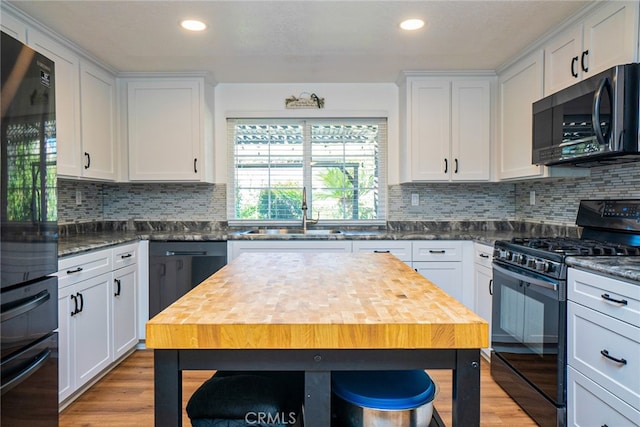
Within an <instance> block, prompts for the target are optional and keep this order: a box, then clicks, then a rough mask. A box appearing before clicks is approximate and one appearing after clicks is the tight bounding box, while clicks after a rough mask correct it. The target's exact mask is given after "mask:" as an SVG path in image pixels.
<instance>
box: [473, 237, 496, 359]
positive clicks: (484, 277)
mask: <svg viewBox="0 0 640 427" xmlns="http://www.w3.org/2000/svg"><path fill="white" fill-rule="evenodd" d="M492 258H493V247H492V246H489V245H483V244H480V243H475V244H474V259H473V267H474V269H473V271H474V280H473V284H474V290H475V304H474V310H473V311H475V312H476V313H477V314H478V315H479V316H480V317H482V318H483V319H484V320H486V321H487V322H488V323H489V347H488V348H483V349H482V353H483V354H484V355H485V356H487V357H490V356H491V310H492V307H493V271H492V268H491V261H492Z"/></svg>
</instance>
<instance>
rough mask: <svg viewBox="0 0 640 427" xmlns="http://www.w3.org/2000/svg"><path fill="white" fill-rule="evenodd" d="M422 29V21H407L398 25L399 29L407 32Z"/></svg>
mask: <svg viewBox="0 0 640 427" xmlns="http://www.w3.org/2000/svg"><path fill="white" fill-rule="evenodd" d="M422 27H424V21H423V20H422V19H407V20H405V21H402V22H401V23H400V28H402V29H403V30H407V31H413V30H419V29H420V28H422Z"/></svg>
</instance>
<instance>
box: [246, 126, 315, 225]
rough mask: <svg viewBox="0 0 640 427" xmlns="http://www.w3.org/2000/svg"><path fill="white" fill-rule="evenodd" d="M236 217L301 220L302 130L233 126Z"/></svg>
mask: <svg viewBox="0 0 640 427" xmlns="http://www.w3.org/2000/svg"><path fill="white" fill-rule="evenodd" d="M234 134H235V156H234V157H235V184H236V217H237V218H238V219H282V220H286V219H297V218H300V217H301V209H300V207H301V203H302V180H303V127H302V126H301V125H274V124H266V123H263V124H251V125H247V124H237V125H236V126H235V132H234Z"/></svg>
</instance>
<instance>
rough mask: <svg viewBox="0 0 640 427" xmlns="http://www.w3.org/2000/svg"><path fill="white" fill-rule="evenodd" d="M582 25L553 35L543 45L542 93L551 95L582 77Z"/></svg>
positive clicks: (583, 58) (584, 58)
mask: <svg viewBox="0 0 640 427" xmlns="http://www.w3.org/2000/svg"><path fill="white" fill-rule="evenodd" d="M582 52H583V50H582V25H575V26H573V27H571V28H569V29H568V30H567V31H564V32H563V33H562V34H559V35H558V36H556V37H554V38H553V39H552V40H551V41H550V42H549V43H547V44H546V45H545V47H544V95H545V96H547V95H551V94H553V93H555V92H557V91H559V90H560V89H563V88H565V87H567V86H570V85H572V84H574V83H576V82H578V80H579V79H580V78H582V67H581V61H582V60H585V61H586V57H583V56H582Z"/></svg>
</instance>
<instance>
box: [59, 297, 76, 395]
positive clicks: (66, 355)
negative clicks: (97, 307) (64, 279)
mask: <svg viewBox="0 0 640 427" xmlns="http://www.w3.org/2000/svg"><path fill="white" fill-rule="evenodd" d="M71 295H75V292H74V287H73V286H67V287H66V288H60V289H59V290H58V403H61V402H62V401H63V400H65V399H66V398H67V397H69V396H70V395H71V393H73V391H74V390H75V380H74V377H73V375H74V369H73V367H74V365H75V364H74V359H73V348H72V342H73V341H72V336H71V334H72V333H73V331H72V323H71V321H72V316H71V313H72V312H73V311H74V308H75V305H74V302H73V300H72V299H71Z"/></svg>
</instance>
